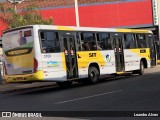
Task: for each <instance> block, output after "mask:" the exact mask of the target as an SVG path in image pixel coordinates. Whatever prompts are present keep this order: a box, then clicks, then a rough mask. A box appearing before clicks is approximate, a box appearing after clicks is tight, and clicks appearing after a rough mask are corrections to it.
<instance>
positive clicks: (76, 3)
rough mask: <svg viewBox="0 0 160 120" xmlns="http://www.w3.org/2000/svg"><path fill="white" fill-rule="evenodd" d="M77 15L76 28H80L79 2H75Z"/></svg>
mask: <svg viewBox="0 0 160 120" xmlns="http://www.w3.org/2000/svg"><path fill="white" fill-rule="evenodd" d="M74 3H75V14H76V26H77V27H79V12H78V0H74Z"/></svg>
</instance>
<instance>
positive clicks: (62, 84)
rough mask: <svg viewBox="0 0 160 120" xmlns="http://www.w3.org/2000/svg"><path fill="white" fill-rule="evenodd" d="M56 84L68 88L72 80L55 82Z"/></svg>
mask: <svg viewBox="0 0 160 120" xmlns="http://www.w3.org/2000/svg"><path fill="white" fill-rule="evenodd" d="M57 85H59V87H61V88H68V87H70V86H71V85H72V81H65V82H57Z"/></svg>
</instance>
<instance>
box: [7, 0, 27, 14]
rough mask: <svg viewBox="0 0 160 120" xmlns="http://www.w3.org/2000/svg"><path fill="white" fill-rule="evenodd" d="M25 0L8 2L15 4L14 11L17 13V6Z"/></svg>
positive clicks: (9, 0)
mask: <svg viewBox="0 0 160 120" xmlns="http://www.w3.org/2000/svg"><path fill="white" fill-rule="evenodd" d="M23 1H24V0H8V2H10V3H12V4H14V10H15V12H16V13H17V4H19V3H21V2H23Z"/></svg>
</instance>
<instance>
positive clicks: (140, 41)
mask: <svg viewBox="0 0 160 120" xmlns="http://www.w3.org/2000/svg"><path fill="white" fill-rule="evenodd" d="M136 38H137V45H138V48H147V41H146V39H145V35H144V34H137V35H136Z"/></svg>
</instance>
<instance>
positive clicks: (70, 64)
mask: <svg viewBox="0 0 160 120" xmlns="http://www.w3.org/2000/svg"><path fill="white" fill-rule="evenodd" d="M62 44H63V45H62V46H63V50H64V54H65V63H66V71H67V79H74V78H78V66H77V58H76V45H75V38H74V36H63V37H62Z"/></svg>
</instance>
